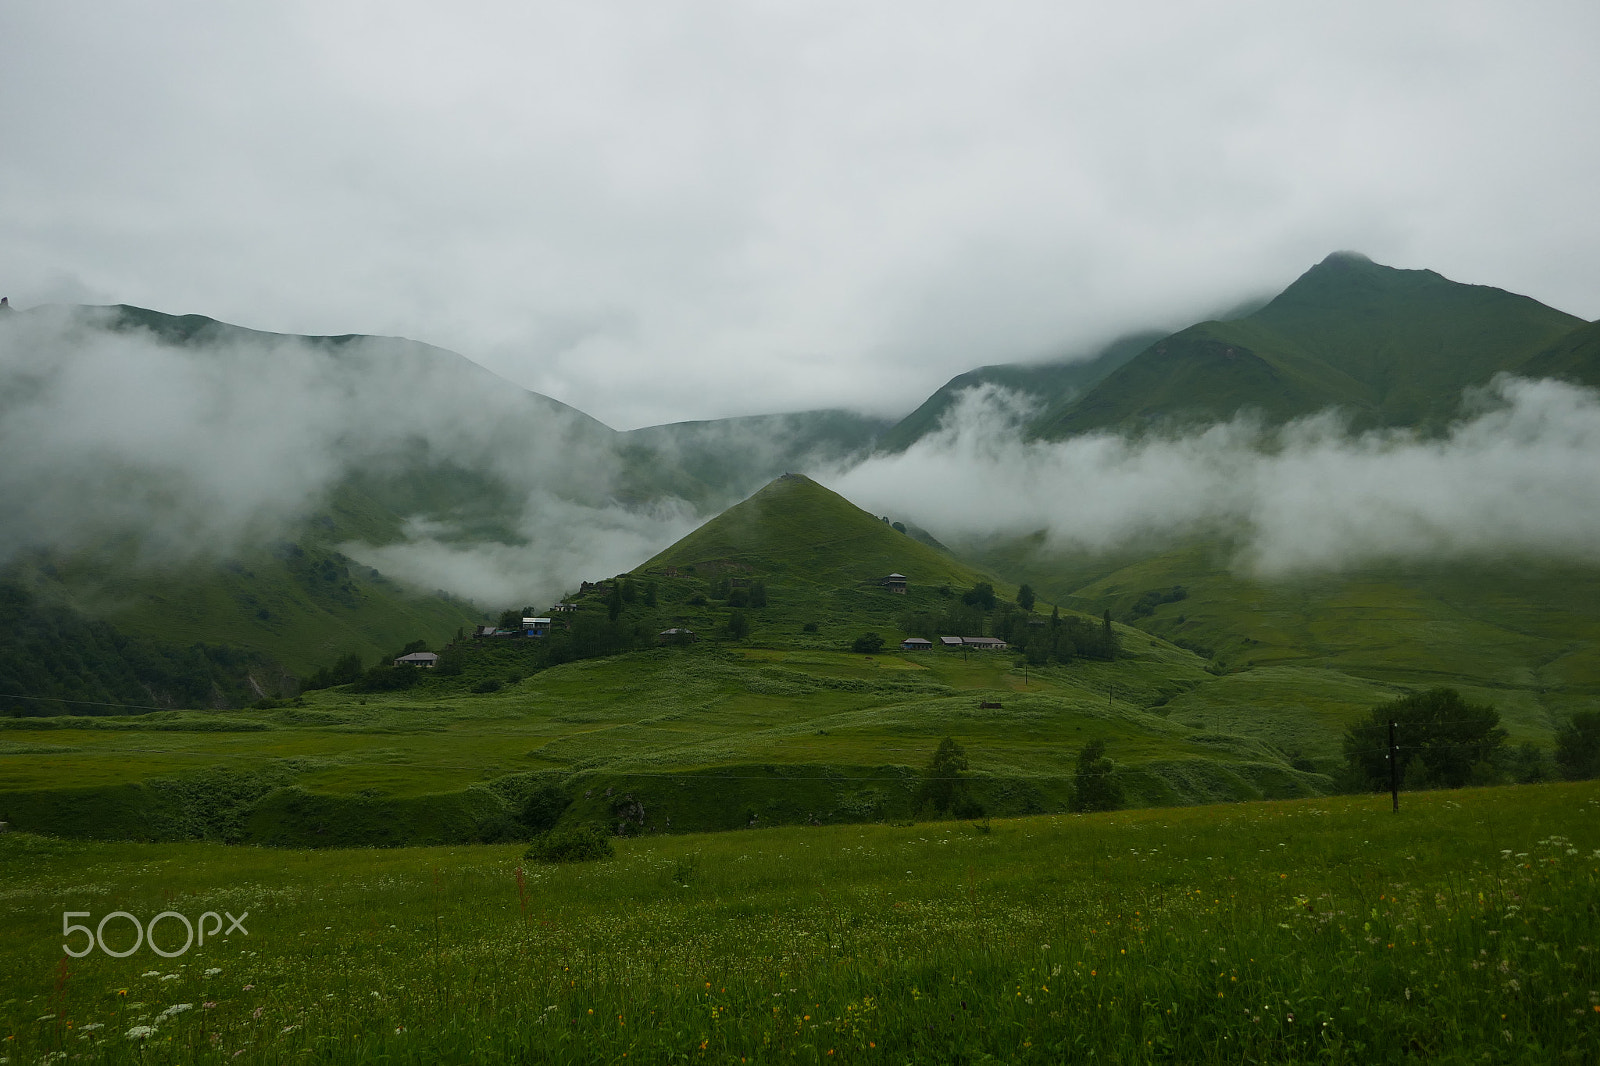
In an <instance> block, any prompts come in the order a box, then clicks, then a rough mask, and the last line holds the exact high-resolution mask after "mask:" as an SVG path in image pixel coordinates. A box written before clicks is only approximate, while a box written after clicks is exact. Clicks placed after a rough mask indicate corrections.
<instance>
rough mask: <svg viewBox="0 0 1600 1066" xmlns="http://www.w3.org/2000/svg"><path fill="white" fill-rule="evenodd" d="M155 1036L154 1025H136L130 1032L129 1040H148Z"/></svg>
mask: <svg viewBox="0 0 1600 1066" xmlns="http://www.w3.org/2000/svg"><path fill="white" fill-rule="evenodd" d="M155 1035H156V1027H155V1026H153V1025H136V1026H134V1027H133V1028H132V1029H129V1030H128V1039H129V1040H148V1039H149V1038H150V1037H152V1036H155Z"/></svg>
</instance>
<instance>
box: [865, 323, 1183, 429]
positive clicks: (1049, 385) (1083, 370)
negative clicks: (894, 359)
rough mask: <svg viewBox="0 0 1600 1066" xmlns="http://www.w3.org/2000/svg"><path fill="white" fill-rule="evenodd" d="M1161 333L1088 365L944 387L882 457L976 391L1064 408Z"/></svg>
mask: <svg viewBox="0 0 1600 1066" xmlns="http://www.w3.org/2000/svg"><path fill="white" fill-rule="evenodd" d="M1160 337H1161V334H1159V333H1134V334H1130V335H1128V336H1126V337H1120V338H1118V339H1117V340H1115V341H1113V342H1112V343H1110V344H1108V345H1106V346H1105V347H1104V348H1102V349H1101V350H1100V351H1099V352H1096V353H1095V354H1093V355H1091V356H1089V357H1088V358H1086V359H1082V360H1078V361H1074V362H1066V363H1038V364H1033V363H1002V364H997V365H994V366H982V367H979V368H978V369H976V370H969V371H967V372H966V373H965V374H958V375H956V376H955V377H953V378H951V379H950V380H949V381H947V382H946V383H945V384H944V385H943V386H941V387H940V388H939V390H938V391H937V392H935V393H934V394H933V395H932V396H930V397H928V398H927V399H926V400H924V401H923V402H922V404H921V406H919V407H918V408H917V409H916V410H915V411H912V412H911V413H910V414H909V415H906V416H905V417H904V418H902V419H901V420H900V421H899V422H897V423H895V425H894V426H893V428H891V429H890V430H889V431H888V432H886V433H885V434H884V435H883V437H882V438H881V439H880V440H879V441H878V450H879V451H881V452H889V453H897V452H903V451H905V450H906V449H907V448H909V447H911V445H913V444H915V443H916V442H917V441H919V440H921V439H922V438H923V437H925V436H927V435H928V434H929V433H932V432H933V431H934V430H935V429H937V428H938V426H939V420H940V419H942V418H943V417H944V415H945V412H946V411H948V410H949V409H950V407H951V405H953V404H954V403H955V398H956V395H957V394H958V393H960V392H962V391H964V390H966V389H971V388H976V387H978V386H980V385H998V386H1000V387H1002V388H1006V389H1010V390H1012V391H1013V392H1021V393H1023V394H1025V395H1027V396H1029V397H1031V398H1032V399H1034V400H1035V401H1036V402H1038V403H1039V404H1041V405H1042V406H1043V407H1044V408H1045V410H1046V411H1049V410H1053V409H1056V408H1058V407H1064V406H1065V405H1068V404H1070V403H1071V402H1072V401H1073V400H1075V399H1077V397H1078V396H1080V395H1081V394H1082V393H1083V392H1084V390H1086V389H1090V388H1093V387H1094V386H1095V385H1096V384H1097V383H1098V382H1100V381H1101V380H1102V379H1104V378H1105V376H1106V375H1107V374H1110V373H1111V372H1112V371H1113V370H1116V369H1117V368H1118V367H1120V366H1122V365H1123V364H1124V363H1126V362H1128V360H1130V359H1132V358H1133V357H1134V356H1136V355H1138V354H1139V353H1140V352H1141V351H1143V350H1144V349H1145V348H1147V347H1148V346H1149V345H1151V344H1152V343H1154V342H1155V341H1157V340H1159V339H1160Z"/></svg>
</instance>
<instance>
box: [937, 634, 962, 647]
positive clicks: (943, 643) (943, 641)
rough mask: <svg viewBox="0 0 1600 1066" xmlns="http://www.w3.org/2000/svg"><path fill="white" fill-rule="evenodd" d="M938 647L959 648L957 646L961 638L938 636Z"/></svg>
mask: <svg viewBox="0 0 1600 1066" xmlns="http://www.w3.org/2000/svg"><path fill="white" fill-rule="evenodd" d="M939 647H941V648H959V647H961V638H960V637H940V638H939Z"/></svg>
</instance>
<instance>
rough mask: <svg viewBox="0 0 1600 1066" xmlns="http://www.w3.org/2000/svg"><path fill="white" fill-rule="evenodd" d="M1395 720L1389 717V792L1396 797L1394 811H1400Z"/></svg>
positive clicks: (1398, 762)
mask: <svg viewBox="0 0 1600 1066" xmlns="http://www.w3.org/2000/svg"><path fill="white" fill-rule="evenodd" d="M1395 725H1396V723H1395V720H1394V719H1393V718H1391V719H1389V792H1390V795H1391V796H1392V797H1393V798H1394V813H1396V814H1399V813H1400V749H1399V748H1398V747H1396V746H1395V742H1394V731H1395Z"/></svg>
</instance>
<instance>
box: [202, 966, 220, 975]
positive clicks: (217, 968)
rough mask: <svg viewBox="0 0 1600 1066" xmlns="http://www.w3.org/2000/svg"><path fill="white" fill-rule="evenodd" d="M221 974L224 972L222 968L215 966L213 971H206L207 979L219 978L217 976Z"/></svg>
mask: <svg viewBox="0 0 1600 1066" xmlns="http://www.w3.org/2000/svg"><path fill="white" fill-rule="evenodd" d="M221 972H222V967H220V966H213V967H211V969H209V970H207V971H206V976H207V977H215V976H217V974H219V973H221Z"/></svg>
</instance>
